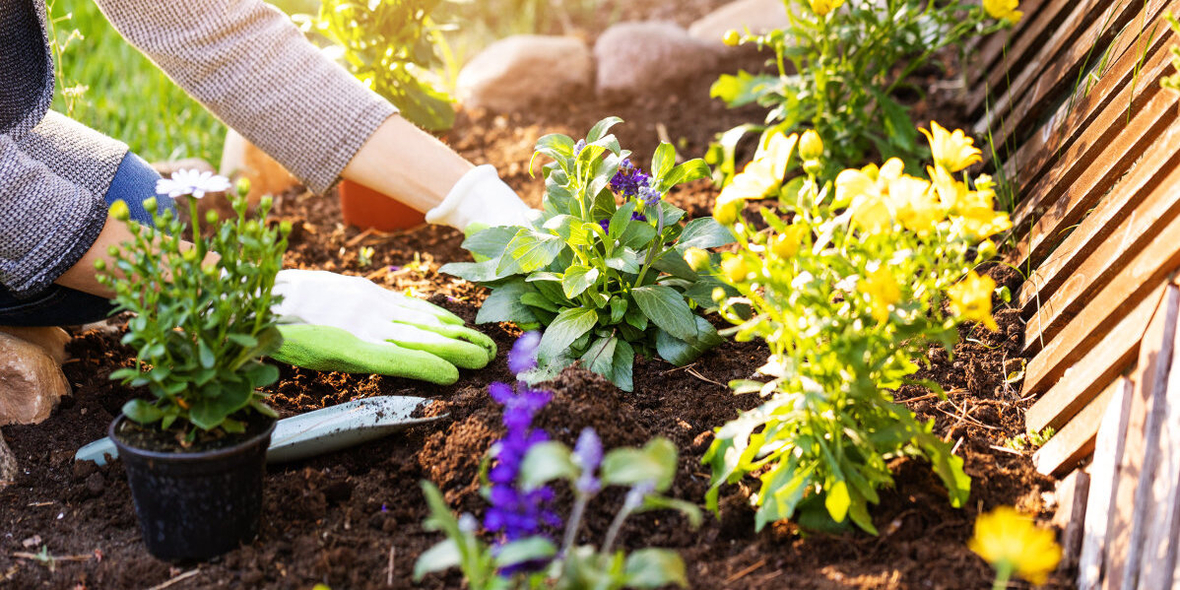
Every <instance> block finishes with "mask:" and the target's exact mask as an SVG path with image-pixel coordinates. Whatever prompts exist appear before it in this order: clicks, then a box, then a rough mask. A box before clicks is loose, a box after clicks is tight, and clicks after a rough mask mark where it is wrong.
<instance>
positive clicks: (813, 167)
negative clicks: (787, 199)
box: [803, 160, 824, 176]
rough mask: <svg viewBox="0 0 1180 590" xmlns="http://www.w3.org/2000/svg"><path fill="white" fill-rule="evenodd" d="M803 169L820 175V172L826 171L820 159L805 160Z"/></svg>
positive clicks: (811, 173)
mask: <svg viewBox="0 0 1180 590" xmlns="http://www.w3.org/2000/svg"><path fill="white" fill-rule="evenodd" d="M803 171H804V172H806V173H808V174H810V175H812V176H819V174H820V172H823V171H824V165H823V164H821V163H820V161H819V160H803Z"/></svg>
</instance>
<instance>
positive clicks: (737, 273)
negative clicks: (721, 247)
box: [721, 256, 750, 283]
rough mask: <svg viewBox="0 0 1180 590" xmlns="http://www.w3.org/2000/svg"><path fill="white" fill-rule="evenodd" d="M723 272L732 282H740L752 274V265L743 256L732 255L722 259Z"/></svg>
mask: <svg viewBox="0 0 1180 590" xmlns="http://www.w3.org/2000/svg"><path fill="white" fill-rule="evenodd" d="M721 272H722V273H723V274H724V275H725V278H726V279H728V280H729V282H731V283H740V282H742V281H744V280H746V276H747V275H749V274H750V266H749V265H748V264H746V259H745V258H742V257H741V256H731V257H729V258H726V259H725V260H723V261H721Z"/></svg>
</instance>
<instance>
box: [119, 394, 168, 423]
mask: <svg viewBox="0 0 1180 590" xmlns="http://www.w3.org/2000/svg"><path fill="white" fill-rule="evenodd" d="M123 413H124V414H126V415H127V418H129V419H130V420H131V421H133V422H138V423H140V424H151V423H153V422H157V421H159V420H160V418H163V417H164V411H163V410H161V409H160V408H157V407H156V406H155V404H152V403H151V402H148V401H147V400H142V399H133V400H130V401H128V402H127V403H125V404H123Z"/></svg>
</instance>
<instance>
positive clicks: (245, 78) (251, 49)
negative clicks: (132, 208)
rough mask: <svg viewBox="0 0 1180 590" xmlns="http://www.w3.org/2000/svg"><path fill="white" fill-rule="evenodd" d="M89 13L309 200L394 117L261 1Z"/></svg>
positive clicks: (144, 5) (145, 5)
mask: <svg viewBox="0 0 1180 590" xmlns="http://www.w3.org/2000/svg"><path fill="white" fill-rule="evenodd" d="M96 3H97V4H98V6H99V8H100V9H102V11H103V13H104V14H105V15H106V16H107V18H108V19H109V20H110V21H111V24H113V25H114V27H115V28H116V29H117V30H118V31H119V32H120V33H121V34H122V35H123V36H124V37H125V38H126V39H127V40H128V41H129V42H130V43H131V44H132V45H134V46H136V47H137V48H138V49H139V50H140V51H143V52H144V53H145V54H146V55H147V56H148V57H149V58H150V59H151V60H152V61H154V62H155V63H156V64H157V65H158V66H159V67H160V68H161V69H162V70H164V71H165V72H166V73H167V74H168V75H169V76H170V77H171V78H172V79H173V80H175V81H176V83H177V84H179V85H180V86H181V87H182V88H184V89H185V90H186V91H188V92H189V94H191V95H192V96H193V97H194V98H196V99H197V100H198V101H200V102H201V103H202V104H204V105H205V106H206V107H208V108H209V110H210V111H212V112H213V113H214V114H215V115H217V116H218V117H219V118H220V119H221V120H223V121H224V122H225V123H226V124H228V125H229V126H230V127H233V128H234V129H236V130H237V131H238V132H239V133H241V134H242V135H243V136H244V137H246V139H249V140H250V141H251V142H253V143H254V144H255V145H257V146H258V147H259V148H261V149H262V150H263V151H265V152H266V153H268V154H270V155H271V156H272V157H273V158H275V159H276V160H278V161H279V163H281V164H283V166H285V167H286V168H287V169H288V170H290V171H291V172H292V173H293V174H294V175H295V176H297V177H299V178H300V179H302V180H303V181H304V182H306V183H307V185H308V187H309V188H311V189H312V190H314V191H316V192H324V191H326V190H327V189H328V188H330V187H331V186H332V184H333V183H335V181H336V179H337V178H338V177H339V175H340V173H341V171H342V170H344V167H345V166H346V165H347V164H348V162H349V161H350V160H351V159H352V157H353V156H354V155H355V154H356V152H357V151H358V150H359V149H360V147H361V145H363V144H364V142H365V141H366V140H368V139H369V137H370V136H372V134H373V132H374V131H376V129H377V127H378V126H380V125H381V123H383V122H384V121H385V120H386V119H387V118H389V116H391V115H392V114H394V113H395V112H397V110H396V109H395V108H394V107H393V105H391V104H389V102H388V101H386V100H385V99H383V98H381V97H380V96H378V95H377V94H376V93H374V92H372V91H370V90H369V89H368V88H366V87H365V86H364V85H362V84H361V83H360V82H359V81H357V80H356V79H355V78H354V77H353V76H352V75H350V74H349V73H348V72H347V71H345V70H344V69H343V68H341V67H340V66H339V65H337V64H336V63H334V62H332V61H331V60H330V59H328V58H326V57H325V56H324V55H323V54H322V53H321V52H320V50H319V49H318V48H316V47H315V46H314V45H312V44H311V43H310V42H308V41H307V40H305V39H304V37H303V34H302V33H301V32H300V31H299V29H298V28H296V27H295V26H294V25H293V24H292V23H291V22H290V20H289V19H288V18H287V17H286V15H284V14H283V13H282V12H280V11H279V10H278V9H276V8H274V7H272V6H269V5H267V4H265V3H263V2H261V1H260V0H179V1H177V0H96ZM159 124H160V125H164V126H167V125H170V124H171V123H170V122H168V121H160V122H159Z"/></svg>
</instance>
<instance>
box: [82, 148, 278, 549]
mask: <svg viewBox="0 0 1180 590" xmlns="http://www.w3.org/2000/svg"><path fill="white" fill-rule="evenodd" d="M160 182H161V184H160V187H159V189H160V191H161V192H162V193H163V192H167V193H170V194H171V195H172V196H178V195H180V194H188V195H191V196H192V197H194V198H190V199H189V207H190V213H191V215H192V217H191V219H192V225H193V227H192V230H193V231H192V234H193V240H194V245H193V246H192V247H191V248H190V247H188V246H187V244H185V243H184V242H183V241H182V240H181V239H180V236H181V235H182V231H183V229H184V227H183V226H182V224H181V222H180V221H179V220H178V219H177V217H176V216H175V215H174V214H173V213H172V212H171V211H166V212H164V213H163V214H156V215H155V216H154V221H155V227H150V226H148V225H141V224H139V223H136V222H134V221H129V214H128V208H127V205H126V204H125V203H123V202H121V201H120V202H116V203H115V204H114V205H113V206H112V207H111V216H112V217H114V218H115V219H117V220H120V221H123V222H126V223H127V224H128V227H129V229H130V231H131V233H132V235H133V239H132V240H131V241H129V242H126V243H124V244H123V247H122V249H119V248H114V247H112V248H111V251H110V255H111V257H112V259H113V260H114V262H113V264H108V263H105V262H102V261H99V262H98V263H97V269H98V271H99V280H100V281H101V282H102V283H103V284H104V285H106V286H108V287H110V288H111V289H112V290H113V291H114V292H115V293H116V295H115V299H114V303H115V304H116V307H115V312H116V313H117V312H121V311H131V312H134V313H135V317H133V318H132V319H131V320H130V321H129V322H128V324H127V326H128V331H127V334H126V335H125V336H124V337H123V340H122V341H123V343H124V344H127V345H129V346H131V347H132V348H134V349H135V350H136V363H135V366H134V367H127V368H123V369H119V370H117V371H115V372H113V373H112V374H111V379H115V380H121V381H122V382H123V383H124V384H126V385H129V386H132V387H139V386H147V388H148V390H149V391H150V392H151V393H152V396H153V397H154V399H150V400H145V399H133V400H131V401H129V402H127V403H126V404H125V405H124V406H123V413H122V414H121V415H119V416H118V417H117V418H115V420H114V421H113V422H111V425H110V429H109V434H110V437H111V440H113V441H114V442H115V445H116V446H117V447H118V450H119V456H120V457H121V458H122V459H123V462H124V465H125V466H126V468H127V478H128V481H129V482H130V484H131V493H132V499H133V500H134V502H135V510H136V513H137V515H138V516H139V522H140V527H141V529H142V531H143V539H144V543H145V544H146V545H147V548H148V551H150V552H151V553H152V554H153V555H155V556H156V557H158V558H160V559H164V560H169V561H184V560H200V559H207V558H210V557H213V556H216V555H219V554H221V553H224V552H226V551H229V550H230V549H233V548H234V547H237V546H238V544H239V543H240V542H242V541H248V540H250V539H252V538H253V537H254V536H255V535H256V534H257V532H258V524H259V516H260V512H261V507H262V483H263V475H264V474H265V457H266V449H267V446H268V445H269V443H270V434H271V431H272V430H274V422H275V418H276V417H277V414H276V413H275V412H274V410H272V409H270V408H269V407H267V406H266V404H265V403H264V398H265V397H266V396H265V394H263V393H261V392H259V391H258V388H260V387H264V386H266V385H269V384H271V383H273V382H274V381H275V380H276V379H278V369H277V368H276V367H274V366H272V365H268V364H264V363H263V362H262V361H261V358H260V357H262V356H263V355H266V354H268V353H270V352H272V351H274V350H275V349H277V348H278V345H279V343H280V342H281V340H282V337H281V336H280V335H279V331H278V329H277V328H275V319H274V317H273V315H272V313H271V305H272V304H273V303H275V300H276V299H277V296H275V295H272V293H271V289H272V288H273V286H274V281H275V275H276V273H278V271H279V269H280V267H281V266H282V256H283V252H284V250H285V249H286V245H287V234H288V233H289V232H290V227H289V224H284V225H280V226H279V227H268V226H267V225H266V224H264V223H260V222H259V221H257V220H255V219H252V218H249V217H248V216H247V202H246V198H245V193H246V192H247V191H246V190H239V191H238V193H237V197H236V198H235V199H234V200H233V204H234V211H235V213H236V218H231V219H229V220H227V221H226V222H225V223H221V224H220V225H218V221H219V220H218V218H217V214H216V213H215V212H212V211H210V212H208V213H206V216H205V222H206V223H207V224H209V225H210V226H212V227H213V231H212V232H209V233H211V237H207V238H206V237H202V231H201V225H200V221H201V220H200V219H199V217H198V214H197V206H196V198H199V197H200V196H202V195H203V194H204V193H205V192H213V191H224V190H226V189H228V188H229V182H228V181H226V180H225V179H224V178H221V177H215V176H211V175H210V174H209V173H205V174H203V175H201V174H199V173H197V172H195V171H189V172H181V173H178V174H176V175H174V176H173V180H163V181H160ZM156 206H157V203H156V199H154V198H150V199H147V200H146V201H145V202H144V207H145V209H147V210H148V211H155V210H156ZM270 207H271V201H270V198H269V197H265V198H263V199H262V201H261V203H259V207H258V211H257V215H258V216H259V218H265V216H266V213H267V212H268V211H269V209H270ZM214 253H218V254H220V257H218V255H217V254H214Z"/></svg>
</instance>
